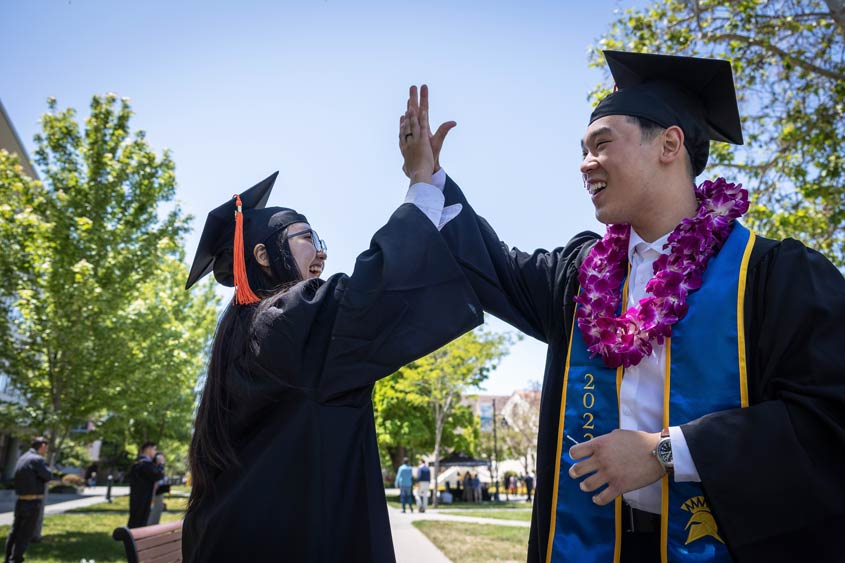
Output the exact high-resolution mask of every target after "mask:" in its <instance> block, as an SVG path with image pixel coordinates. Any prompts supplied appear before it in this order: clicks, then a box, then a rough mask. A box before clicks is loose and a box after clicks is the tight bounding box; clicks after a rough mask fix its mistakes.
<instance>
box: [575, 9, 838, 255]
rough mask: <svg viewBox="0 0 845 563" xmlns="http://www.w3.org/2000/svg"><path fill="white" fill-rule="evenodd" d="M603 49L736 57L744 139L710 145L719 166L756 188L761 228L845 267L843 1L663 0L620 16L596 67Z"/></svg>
mask: <svg viewBox="0 0 845 563" xmlns="http://www.w3.org/2000/svg"><path fill="white" fill-rule="evenodd" d="M602 49H614V50H625V51H638V52H652V53H663V54H677V55H689V56H707V57H717V58H724V59H728V60H730V61H731V63H732V65H733V68H734V81H735V86H736V90H737V95H738V97H739V102H740V114H741V116H742V124H743V134H744V137H745V143H746V144H745V145H744V146H742V147H734V146H731V145H726V144H722V143H714V144H712V146H711V160H710V162H711V167H713V171H714V173H718V174H721V175H724V176H726V177H728V178H729V179H731V178H735V179H736V180H738V181H741V182H743V183H744V184H745V185H746V187H748V188H750V191H751V196H752V207H751V210H750V212H749V215H748V219H749V221H750V223H751V224H752V225H753V226H754V227H755V228H756V229H758V230H759V231H761V232H762V233H763V234H766V235H768V236H772V237H776V238H783V237H786V236H791V237H795V238H798V239H800V240H802V241H804V242H805V243H807V244H809V245H811V246H813V247H815V248H817V249H819V250H821V251H823V252H825V253H826V254H827V256H828V257H829V258H831V259H832V260H833V261H834V262H835V263H837V264H838V265H840V266H842V265H843V264H845V235H843V233H845V230H843V227H845V197H843V194H845V155H844V154H843V148H845V147H843V139H845V2H843V0H824V1H823V0H800V1H799V0H782V1H778V2H773V1H765V0H656V1H654V2H651V3H650V4H649V5H647V6H646V7H644V8H639V9H628V10H625V11H624V13H622V14H621V15H620V17H619V18H618V19H617V20H616V21H615V22H614V23H613V24H612V26H611V29H610V30H609V32H608V33H607V34H606V35H605V36H604V37H603V38H602V39H601V40H600V41H599V42H598V44H597V46H596V47H595V49H594V50H593V51H592V53H591V61H592V64H593V65H595V66H599V65H603V64H604V61H603V58H602V56H601V50H602ZM607 92H608V90H607V88H606V87H598V88H597V89H596V90H595V91H594V92H593V94H592V95H593V99H594V100H595V99H598V98H599V97H600V96H603V95H604V94H606V93H607Z"/></svg>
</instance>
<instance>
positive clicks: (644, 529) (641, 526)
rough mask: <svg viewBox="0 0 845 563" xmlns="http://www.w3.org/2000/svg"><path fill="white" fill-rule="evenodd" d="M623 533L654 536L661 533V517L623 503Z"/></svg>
mask: <svg viewBox="0 0 845 563" xmlns="http://www.w3.org/2000/svg"><path fill="white" fill-rule="evenodd" d="M622 531H623V532H628V533H635V534H653V533H655V532H659V531H660V515H659V514H654V513H652V512H646V511H645V510H639V509H637V508H634V507H633V506H631V505H630V504H628V503H627V502H625V501H624V500H623V501H622Z"/></svg>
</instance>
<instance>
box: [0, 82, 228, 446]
mask: <svg viewBox="0 0 845 563" xmlns="http://www.w3.org/2000/svg"><path fill="white" fill-rule="evenodd" d="M48 105H49V110H50V111H49V112H48V113H46V114H45V115H44V116H43V117H42V120H41V125H42V131H41V133H39V134H38V135H36V137H35V142H36V145H37V148H36V151H35V162H36V164H37V165H38V167H39V169H40V173H41V175H42V177H43V182H40V181H37V180H33V179H31V178H28V177H27V176H26V175H25V174H24V173H23V170H22V169H21V167H20V165H19V163H18V161H17V158H16V157H15V156H13V155H10V154H8V153H5V152H0V202H2V203H0V244H2V246H3V248H4V249H5V250H4V252H3V253H0V274H2V275H3V277H4V282H5V283H4V284H3V287H2V289H0V307H2V308H3V313H5V316H4V318H5V319H6V322H5V323H0V324H2V329H0V330H2V331H3V332H2V337H3V342H2V348H0V370H2V372H4V373H5V374H6V375H7V376H8V377H9V378H10V380H11V382H12V385H13V387H14V388H15V389H16V390H17V392H18V393H19V394H20V397H21V400H20V401H17V402H14V403H7V404H5V405H3V411H4V413H5V414H6V415H7V416H9V417H13V419H14V420H16V421H18V423H19V424H20V423H22V424H24V425H26V426H27V427H29V428H30V429H31V430H37V431H42V432H45V433H47V434H48V436H49V438H50V440H51V452H52V456H53V459H55V456H56V455H57V454H58V453H59V452H60V451H61V450H62V448H63V447H64V446H65V444H66V443H68V441H82V440H84V441H90V440H91V439H93V438H96V437H100V436H103V435H106V434H109V433H111V436H110V437H112V438H114V437H115V434H117V433H118V430H117V429H118V428H119V429H120V432H122V433H123V435H124V437H125V439H126V440H127V441H137V440H141V439H144V438H152V439H158V440H161V439H164V438H168V437H174V438H175V437H179V438H181V439H187V436H188V433H189V432H190V416H191V412H192V410H193V402H194V400H193V388H194V382H195V381H196V378H197V376H198V375H199V373H200V370H201V368H202V365H203V358H204V355H205V351H206V348H207V346H208V342H209V340H210V335H211V333H212V331H213V326H214V319H215V315H216V305H217V299H216V297H215V295H214V293H213V289H212V288H211V285H210V284H205V285H204V286H203V287H202V288H201V289H200V290H198V291H195V292H194V293H191V294H189V293H187V292H185V291H184V289H183V287H184V286H183V284H184V280H185V279H186V277H187V269H186V267H185V265H184V264H183V258H184V256H183V251H182V239H183V236H184V233H185V232H186V230H187V229H188V226H189V220H190V218H189V217H188V216H186V215H185V214H184V213H183V212H182V210H181V209H180V208H179V206H178V205H174V204H172V203H171V202H172V199H173V195H174V192H175V185H176V181H175V175H174V164H173V161H172V160H171V159H170V156H169V154H168V153H167V152H166V151H165V152H164V153H163V155H162V156H157V155H156V154H155V152H154V151H153V150H152V149H151V148H150V146H149V145H148V143H147V142H146V140H145V136H144V132H143V131H139V132H137V133H135V134H134V135H130V128H129V120H130V117H131V115H132V111H131V108H130V106H129V103H128V101H127V100H125V99H123V100H118V99H117V97H116V96H115V95H113V94H109V95H106V96H94V97H93V99H92V101H91V106H90V109H91V114H90V116H89V117H88V118H87V119H86V121H85V127H84V128H83V129H80V127H79V125H78V123H77V121H76V112H75V111H74V110H73V109H65V110H58V109H57V104H56V101H55V100H54V99H50V100H49V101H48ZM164 204H167V209H168V211H166V210H165V206H164ZM88 421H93V422H94V423H95V425H96V428H95V431H94V432H91V433H85V434H84V435H80V434H79V433H75V432H74V430H75V429H78V428H80V427H85V426H86V425H87V423H88Z"/></svg>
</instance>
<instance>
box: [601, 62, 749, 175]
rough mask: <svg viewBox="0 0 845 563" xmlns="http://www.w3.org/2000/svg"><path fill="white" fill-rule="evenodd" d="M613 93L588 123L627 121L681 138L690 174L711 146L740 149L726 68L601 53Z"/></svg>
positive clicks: (726, 65) (698, 170) (731, 85)
mask: <svg viewBox="0 0 845 563" xmlns="http://www.w3.org/2000/svg"><path fill="white" fill-rule="evenodd" d="M604 57H605V60H606V61H607V66H608V67H609V68H610V73H611V74H612V75H613V79H614V80H615V81H616V87H617V88H618V90H617V91H616V92H614V93H612V94H610V95H609V96H607V97H606V98H604V99H603V100H602V101H601V102H599V104H598V106H596V109H595V110H594V111H593V113H592V115H591V116H590V123H592V122H593V121H595V120H596V119H599V118H600V117H604V116H606V115H631V116H636V117H642V118H645V119H648V120H651V121H654V122H655V123H657V124H658V125H660V126H662V127H671V126H672V125H677V126H678V127H680V128H681V130H683V132H684V137H685V140H684V145H685V146H686V148H687V151H688V152H689V155H690V159H691V160H692V165H693V169H694V170H695V174H696V175H698V174H700V173H701V172H702V171H703V170H704V167H705V166H706V165H707V158H708V156H709V155H710V140H711V139H712V140H714V141H723V142H727V143H733V144H735V145H741V144H742V142H743V141H742V127H741V125H740V121H739V109H738V108H737V103H736V91H735V90H734V83H733V73H732V72H731V64H730V63H729V62H728V61H725V60H720V59H702V58H696V57H680V56H673V55H654V54H649V53H627V52H624V51H604Z"/></svg>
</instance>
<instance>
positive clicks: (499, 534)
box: [98, 520, 529, 563]
mask: <svg viewBox="0 0 845 563" xmlns="http://www.w3.org/2000/svg"><path fill="white" fill-rule="evenodd" d="M413 525H414V527H416V528H417V529H418V530H420V531H421V532H422V533H423V534H425V535H426V537H428V539H429V540H431V541H432V543H434V545H436V546H437V548H438V549H439V550H440V551H442V552H443V553H444V554H445V555H446V557H448V558H449V559H451V560H452V561H460V563H503V562H511V561H519V562H522V561H525V556H526V554H527V552H528V533H529V529H528V528H520V527H516V526H495V525H491V524H465V523H463V522H438V521H436V520H418V521H416V522H414V523H413ZM98 563H99V562H98Z"/></svg>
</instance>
